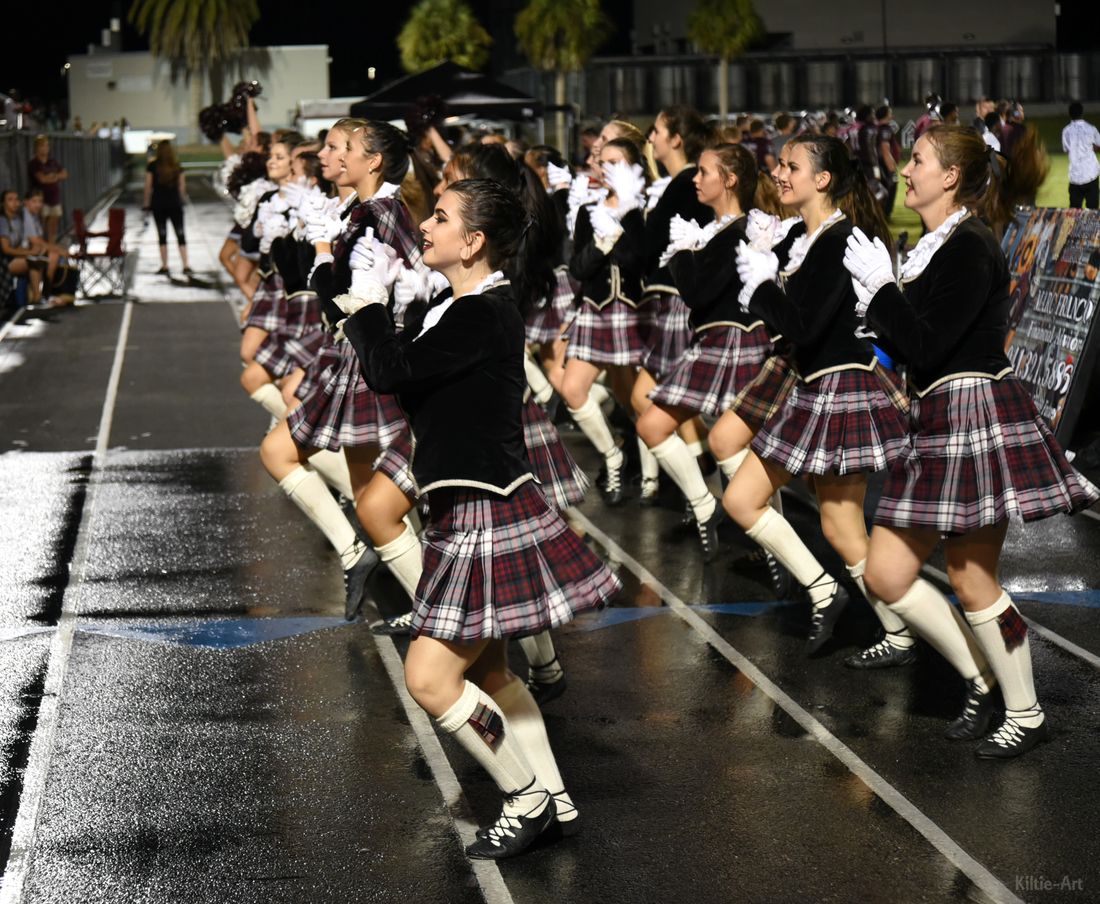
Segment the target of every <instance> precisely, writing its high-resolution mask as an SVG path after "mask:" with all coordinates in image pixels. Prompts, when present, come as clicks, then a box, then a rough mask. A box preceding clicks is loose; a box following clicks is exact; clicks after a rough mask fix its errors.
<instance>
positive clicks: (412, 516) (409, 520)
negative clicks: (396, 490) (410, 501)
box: [401, 508, 424, 536]
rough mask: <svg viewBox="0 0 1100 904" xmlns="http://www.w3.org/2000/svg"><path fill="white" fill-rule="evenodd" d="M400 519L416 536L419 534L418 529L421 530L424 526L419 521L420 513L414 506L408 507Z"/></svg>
mask: <svg viewBox="0 0 1100 904" xmlns="http://www.w3.org/2000/svg"><path fill="white" fill-rule="evenodd" d="M401 520H402V521H404V522H405V523H406V524H407V525H408V526H409V529H410V530H411V531H412V532H413V533H414V534H417V535H418V536H419V534H420V531H421V530H423V527H424V526H423V525H422V524H421V523H420V513H419V512H417V510H416V509H415V508H411V509H409V510H408V511H407V512H406V513H405V517H404V518H402V519H401Z"/></svg>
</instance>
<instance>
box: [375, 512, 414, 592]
mask: <svg viewBox="0 0 1100 904" xmlns="http://www.w3.org/2000/svg"><path fill="white" fill-rule="evenodd" d="M374 551H375V552H376V553H378V558H380V559H381V560H382V561H383V563H385V565H386V567H387V568H389V570H390V574H392V575H393V576H394V577H395V578H397V583H398V584H400V585H401V586H402V587H403V588H404V590H405V592H406V593H407V594H408V595H409V599H416V585H417V584H419V583H420V575H421V574H422V573H423V572H424V560H423V558H422V556H421V551H420V540H418V539H417V536H416V534H414V533H413V530H412V528H411V527H409V526H408V525H407V524H406V525H405V530H404V531H402V533H401V534H400V535H399V536H398V537H397V539H396V540H391V541H390V542H389V543H384V544H382V545H381V546H376V547H375V549H374Z"/></svg>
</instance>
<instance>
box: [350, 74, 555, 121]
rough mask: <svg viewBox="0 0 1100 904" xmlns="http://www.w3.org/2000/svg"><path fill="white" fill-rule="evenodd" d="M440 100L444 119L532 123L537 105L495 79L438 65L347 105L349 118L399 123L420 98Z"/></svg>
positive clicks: (537, 109) (539, 110) (521, 93)
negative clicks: (444, 108) (480, 118)
mask: <svg viewBox="0 0 1100 904" xmlns="http://www.w3.org/2000/svg"><path fill="white" fill-rule="evenodd" d="M433 95H434V96H436V97H440V98H442V99H443V102H444V103H445V104H446V105H447V115H449V116H463V115H466V114H475V115H478V116H484V117H486V118H490V119H534V118H535V117H538V116H540V115H541V114H542V103H541V101H537V100H535V98H533V97H528V96H527V95H526V94H524V93H523V92H522V91H520V90H518V89H516V88H512V87H510V86H509V85H505V84H503V83H501V82H498V81H496V80H495V79H491V78H489V76H487V75H482V74H481V73H480V72H474V71H472V70H470V69H466V68H464V67H462V66H459V65H458V64H457V63H452V62H449V61H448V62H446V63H440V64H439V65H438V66H436V67H434V68H433V69H428V70H426V71H424V72H418V73H416V74H415V75H407V76H405V77H404V78H401V79H398V80H397V81H396V82H393V83H392V84H389V85H387V86H386V87H385V88H383V89H381V90H380V91H376V92H375V93H374V94H372V95H370V96H369V97H366V98H364V99H363V100H361V101H359V102H358V103H355V104H352V105H351V115H352V116H357V117H361V118H363V119H401V118H402V117H404V116H405V115H406V114H407V113H408V112H409V110H410V109H411V108H412V107H413V106H415V105H416V104H417V102H418V101H419V100H420V99H421V98H425V97H431V96H433Z"/></svg>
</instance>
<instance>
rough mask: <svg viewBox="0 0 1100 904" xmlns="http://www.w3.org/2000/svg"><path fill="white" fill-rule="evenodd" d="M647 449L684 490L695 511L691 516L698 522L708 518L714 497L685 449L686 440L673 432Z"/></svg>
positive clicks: (715, 502) (716, 503) (712, 507)
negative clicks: (693, 515) (649, 449)
mask: <svg viewBox="0 0 1100 904" xmlns="http://www.w3.org/2000/svg"><path fill="white" fill-rule="evenodd" d="M651 451H652V452H653V455H654V456H655V457H656V459H657V461H659V462H660V463H661V467H662V468H664V469H665V473H666V474H668V476H669V477H671V478H672V481H673V483H675V484H676V486H678V487H679V488H680V492H681V493H683V494H684V497H685V498H686V499H687V501H688V503H689V504H690V505H691V509H692V511H693V512H695V520H697V521H698V522H699V523H700V524H705V523H706V522H707V521H709V520H710V518H711V515H713V514H714V509H715V507H716V506H717V505H718V500H716V499H715V498H714V494H713V493H712V492H711V491H710V488H709V487H708V486H707V482H706V481H705V480H704V479H703V472H702V471H700V470H699V462H698V461H697V460H696V458H695V456H694V455H692V454H691V452H690V451H689V450H688V447H687V443H685V442H684V441H683V440H682V439H680V437H679V436H677V435H676V434H675V433H673V434H672V435H671V436H669V437H668V438H667V439H666V440H664V441H663V442H660V443H658V444H657V445H656V446H654V447H653V449H652V450H651Z"/></svg>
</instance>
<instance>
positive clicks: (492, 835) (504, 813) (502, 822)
mask: <svg viewBox="0 0 1100 904" xmlns="http://www.w3.org/2000/svg"><path fill="white" fill-rule="evenodd" d="M527 787H528V788H530V787H531V786H530V785H528V786H527ZM531 795H536V796H537V797H538V798H539V799H540V800H541V799H543V798H547V797H549V796H550V793H549V792H548V791H541V790H540V791H528V790H527V789H526V788H525V789H524V790H522V791H515V792H513V793H512V794H510V795H508V796H507V797H505V798H504V806H503V808H502V809H501V811H500V816H498V817H497V821H496V822H494V823H493V824H492V825H491V826H489V828H488V829H487V830H486V831H485V837H486V838H487V839H488V840H489V841H490V842H492V843H493V844H495V845H497V846H500V845H502V844H503V843H504V839H505V838H515V837H516V833H517V832H518V831H519V830H520V829H521V828H523V820H524V818H526V817H527V816H528V814H529V813H530V812H531V811H532V810H533V809H535V807H537V806H538V803H537V802H536V803H535V804H533V805H532V806H531V808H530V809H528V811H527V813H514V814H510V813H509V812H508V809H509V808H510V807H514V806H515V805H516V801H517V799H518V798H521V797H529V796H531Z"/></svg>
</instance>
